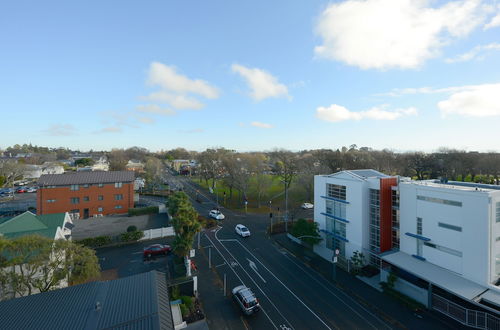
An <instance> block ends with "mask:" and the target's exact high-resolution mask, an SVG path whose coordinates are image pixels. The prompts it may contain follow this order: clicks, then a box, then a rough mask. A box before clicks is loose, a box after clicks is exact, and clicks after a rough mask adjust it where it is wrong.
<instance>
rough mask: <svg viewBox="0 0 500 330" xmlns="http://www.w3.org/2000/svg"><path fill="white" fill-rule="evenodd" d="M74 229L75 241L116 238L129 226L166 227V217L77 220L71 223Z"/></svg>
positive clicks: (164, 215)
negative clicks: (92, 238)
mask: <svg viewBox="0 0 500 330" xmlns="http://www.w3.org/2000/svg"><path fill="white" fill-rule="evenodd" d="M73 224H74V225H75V228H73V230H72V237H73V239H75V240H79V239H83V238H89V237H97V236H103V235H107V236H116V235H119V234H121V233H124V232H126V231H127V228H128V227H129V226H136V227H137V229H138V230H147V229H154V228H161V227H167V226H168V216H167V214H166V213H163V214H150V215H139V216H135V217H129V216H108V217H102V218H89V219H79V220H76V221H74V222H73Z"/></svg>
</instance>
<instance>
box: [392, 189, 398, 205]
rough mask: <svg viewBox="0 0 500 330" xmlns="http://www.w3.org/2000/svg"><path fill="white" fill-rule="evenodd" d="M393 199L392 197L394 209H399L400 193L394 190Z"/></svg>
mask: <svg viewBox="0 0 500 330" xmlns="http://www.w3.org/2000/svg"><path fill="white" fill-rule="evenodd" d="M391 197H392V207H394V208H399V191H397V190H393V191H392V195H391Z"/></svg>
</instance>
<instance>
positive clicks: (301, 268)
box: [285, 254, 392, 329]
mask: <svg viewBox="0 0 500 330" xmlns="http://www.w3.org/2000/svg"><path fill="white" fill-rule="evenodd" d="M285 257H287V258H288V259H289V260H290V261H292V262H293V263H294V264H295V265H297V267H298V268H300V270H301V271H302V272H304V273H306V274H307V276H309V277H310V278H312V279H313V280H314V281H315V282H317V283H318V284H320V285H321V286H322V287H323V288H325V289H326V290H327V291H328V292H330V293H331V294H332V295H333V296H335V297H337V298H338V299H339V300H340V301H342V302H343V303H344V304H345V305H346V306H347V307H349V308H350V309H351V310H352V311H353V312H355V313H356V314H357V315H359V316H360V317H361V318H362V319H364V320H365V321H366V322H367V323H368V324H370V325H371V326H372V327H373V328H375V329H378V328H377V327H376V326H374V325H373V324H371V323H370V322H368V320H366V319H365V318H364V317H363V316H362V315H361V314H359V313H358V312H357V311H356V310H355V309H354V308H353V307H351V306H350V305H348V304H346V303H345V302H344V300H342V299H341V298H340V297H339V296H338V295H336V294H335V292H333V291H332V289H331V288H329V287H327V286H326V285H325V284H324V283H321V282H320V281H319V280H318V279H317V278H315V277H314V276H312V275H311V274H310V273H308V272H307V271H306V270H305V269H304V268H303V267H304V266H302V265H300V263H298V262H297V261H295V260H293V258H291V257H290V256H288V255H286V254H285ZM338 292H339V293H342V294H343V295H344V296H346V297H347V298H349V299H350V300H351V301H352V302H353V303H354V304H355V305H357V306H359V307H360V308H361V309H363V310H364V311H365V312H366V313H368V314H370V315H371V316H373V317H374V318H375V319H376V320H378V321H379V322H380V323H382V324H383V325H384V326H386V327H387V328H389V329H392V328H391V327H390V326H388V325H387V324H386V323H385V322H384V321H383V320H381V319H380V318H379V317H378V316H376V315H375V314H373V313H372V312H370V311H369V310H368V309H366V308H365V307H364V306H362V305H361V304H360V303H358V302H357V301H355V300H354V299H353V298H352V297H351V296H349V295H348V294H346V293H345V292H343V291H342V290H338Z"/></svg>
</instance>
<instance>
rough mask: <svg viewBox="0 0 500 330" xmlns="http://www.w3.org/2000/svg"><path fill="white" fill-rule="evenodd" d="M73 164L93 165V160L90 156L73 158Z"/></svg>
mask: <svg viewBox="0 0 500 330" xmlns="http://www.w3.org/2000/svg"><path fill="white" fill-rule="evenodd" d="M75 165H77V166H91V165H94V160H93V159H92V158H82V159H77V160H75Z"/></svg>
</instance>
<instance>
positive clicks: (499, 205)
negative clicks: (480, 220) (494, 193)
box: [496, 202, 500, 222]
mask: <svg viewBox="0 0 500 330" xmlns="http://www.w3.org/2000/svg"><path fill="white" fill-rule="evenodd" d="M496 206H497V207H496V211H497V212H496V222H500V202H497V204H496Z"/></svg>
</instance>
